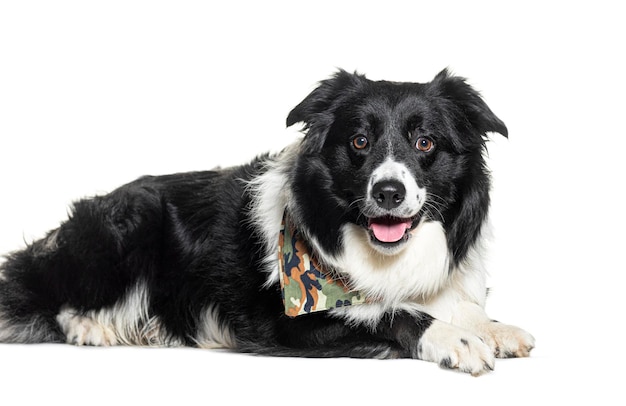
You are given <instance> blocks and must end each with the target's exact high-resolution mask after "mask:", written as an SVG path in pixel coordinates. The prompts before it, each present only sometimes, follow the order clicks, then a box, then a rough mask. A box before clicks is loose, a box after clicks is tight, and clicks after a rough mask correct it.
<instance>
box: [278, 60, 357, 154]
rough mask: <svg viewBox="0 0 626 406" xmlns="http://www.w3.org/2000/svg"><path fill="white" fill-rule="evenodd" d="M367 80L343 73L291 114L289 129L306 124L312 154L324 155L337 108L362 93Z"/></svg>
mask: <svg viewBox="0 0 626 406" xmlns="http://www.w3.org/2000/svg"><path fill="white" fill-rule="evenodd" d="M366 80H367V79H366V78H365V76H363V75H359V74H357V73H348V72H346V71H345V70H342V69H340V70H339V71H338V72H337V73H336V74H335V75H334V76H332V77H331V78H330V79H326V80H323V81H321V82H320V83H319V85H318V87H317V88H316V89H315V90H313V91H312V92H311V93H310V94H309V95H308V96H307V97H305V98H304V100H302V102H300V104H298V105H297V106H296V107H294V109H293V110H291V112H290V113H289V115H288V116H287V127H290V126H292V125H294V124H295V123H300V122H301V123H304V129H305V130H306V132H307V135H306V137H305V139H304V142H305V143H307V144H308V148H309V151H320V150H321V149H322V146H323V145H324V141H325V139H326V134H327V133H328V130H329V128H330V126H331V124H332V123H333V120H334V112H335V110H336V108H337V105H338V104H339V103H340V101H341V100H343V99H344V98H346V97H347V96H349V95H351V94H354V92H356V91H357V90H358V89H360V88H361V86H362V85H363V83H364V82H365V81H366ZM311 148H312V149H311Z"/></svg>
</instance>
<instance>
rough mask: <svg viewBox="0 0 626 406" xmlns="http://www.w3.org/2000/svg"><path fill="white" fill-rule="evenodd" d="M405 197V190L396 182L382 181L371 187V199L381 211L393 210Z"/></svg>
mask: <svg viewBox="0 0 626 406" xmlns="http://www.w3.org/2000/svg"><path fill="white" fill-rule="evenodd" d="M405 197H406V188H405V187H404V185H403V184H402V183H401V182H399V181H397V180H382V181H380V182H377V183H376V184H375V185H374V186H373V187H372V198H373V199H374V200H376V203H377V204H378V206H380V207H381V208H383V209H387V210H391V209H395V208H396V207H398V206H400V204H401V203H402V202H403V201H404V198H405Z"/></svg>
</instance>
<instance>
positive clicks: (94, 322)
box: [0, 69, 534, 375]
mask: <svg viewBox="0 0 626 406" xmlns="http://www.w3.org/2000/svg"><path fill="white" fill-rule="evenodd" d="M296 123H301V124H302V125H303V128H302V132H303V133H304V136H303V137H302V138H301V139H299V140H298V141H296V142H295V143H293V144H291V145H288V146H287V147H285V149H284V150H282V151H281V152H279V153H275V154H265V155H260V156H258V157H257V158H255V159H254V160H252V161H251V162H249V163H247V164H244V165H242V166H237V167H229V168H223V169H216V170H212V171H205V172H191V173H180V174H172V175H165V176H145V177H141V178H139V179H137V180H135V181H133V182H131V183H129V184H127V185H124V186H122V187H120V188H118V189H116V190H114V191H113V192H111V193H109V194H106V195H101V196H95V197H92V198H84V199H82V200H78V201H76V202H75V203H74V204H73V207H72V210H71V214H70V215H69V218H68V219H67V220H66V221H65V222H63V223H62V224H61V225H60V226H59V227H58V228H57V229H55V230H53V231H51V232H49V233H48V234H46V236H45V237H44V238H42V239H40V240H37V241H35V242H33V243H31V244H29V245H28V246H27V247H26V248H25V249H23V250H21V251H16V252H13V253H11V254H8V255H7V256H6V259H5V261H4V263H3V264H2V266H1V268H0V342H3V343H40V342H54V343H65V342H66V343H71V344H76V345H95V346H110V345H122V344H125V345H142V346H195V347H200V348H229V349H233V350H235V351H240V352H244V353H254V354H265V355H273V356H293V357H356V358H381V359H386V358H414V359H421V360H426V361H432V362H435V363H438V364H439V365H440V366H441V367H444V368H450V369H456V370H459V371H462V372H467V373H470V374H472V375H480V374H482V373H484V372H486V371H490V370H492V369H493V368H494V361H495V358H497V357H500V358H505V357H526V356H529V353H530V351H531V349H532V348H533V347H534V338H533V337H532V336H531V335H530V334H528V333H527V332H525V331H524V330H522V329H520V328H518V327H514V326H511V325H507V324H503V323H500V322H497V321H494V320H491V319H490V318H489V317H488V316H487V315H486V313H485V311H484V306H485V300H486V295H487V288H486V273H485V269H484V265H483V263H482V258H483V254H484V240H485V238H486V234H487V231H488V226H487V224H488V221H487V220H488V210H489V204H490V198H489V193H490V175H489V172H488V170H487V168H486V162H485V158H484V154H485V150H486V142H487V135H488V133H499V134H501V135H502V136H505V137H507V136H508V132H507V128H506V126H505V124H504V123H503V122H502V121H501V120H500V119H499V118H498V117H496V115H495V114H494V113H493V112H492V111H491V109H490V108H489V107H488V106H487V105H486V104H485V102H484V100H483V99H482V97H481V96H480V94H479V93H478V92H477V91H476V90H475V89H473V88H472V87H471V86H470V85H469V84H468V83H467V81H466V80H465V79H464V78H461V77H458V76H455V75H454V74H452V73H450V72H449V71H448V70H447V69H445V70H443V71H442V72H440V73H439V74H437V75H436V76H435V77H434V79H433V80H432V81H430V82H427V83H406V82H390V81H372V80H370V79H368V78H366V77H365V76H364V75H361V74H359V73H349V72H346V71H344V70H339V71H337V72H336V73H335V74H334V75H333V76H331V77H329V78H328V79H326V80H323V81H321V82H319V84H318V86H317V87H316V88H315V89H314V90H313V91H312V92H311V93H310V94H309V95H308V96H307V97H306V98H305V99H304V100H303V101H302V102H301V103H300V104H298V105H297V106H296V107H295V108H294V109H293V110H292V111H291V112H290V113H289V115H288V117H287V126H288V127H289V126H292V125H294V124H296Z"/></svg>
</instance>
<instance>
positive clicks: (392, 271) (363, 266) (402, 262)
mask: <svg viewBox="0 0 626 406" xmlns="http://www.w3.org/2000/svg"><path fill="white" fill-rule="evenodd" d="M342 231H343V243H344V250H343V253H342V254H341V255H340V256H339V257H337V258H332V257H330V258H326V257H325V258H326V259H327V260H329V259H330V264H331V266H333V267H334V268H335V269H337V270H340V271H341V272H342V273H343V274H345V275H347V276H348V278H349V280H350V283H351V284H350V287H351V288H353V289H355V290H359V291H362V292H364V293H365V295H366V297H368V298H372V299H373V300H374V301H375V302H377V303H376V304H375V305H374V306H372V305H359V306H354V307H346V308H341V309H335V310H333V312H335V313H336V314H342V315H344V316H345V317H346V318H348V319H349V320H351V321H353V322H356V321H358V320H359V319H361V322H363V323H365V324H375V323H376V322H378V320H380V318H381V317H382V316H383V314H384V313H386V312H388V311H389V310H393V309H395V310H397V309H400V308H405V309H410V308H418V305H419V304H421V303H424V302H425V301H427V300H429V299H430V298H433V297H435V296H436V295H437V294H438V293H439V292H440V291H441V289H442V288H443V287H444V286H446V285H447V283H448V275H449V251H448V245H447V242H446V236H445V233H444V230H443V227H442V226H441V224H440V223H438V222H422V223H421V224H419V225H418V227H416V228H415V230H413V231H412V234H411V238H410V239H409V241H408V242H407V246H406V247H405V249H404V250H402V251H401V252H400V253H398V254H396V255H394V256H389V255H383V254H380V253H378V252H377V251H375V250H373V249H372V248H371V246H370V244H369V235H368V233H367V231H366V230H364V229H363V228H362V227H359V226H357V225H353V224H348V225H346V226H344V228H343V230H342ZM365 307H369V309H365Z"/></svg>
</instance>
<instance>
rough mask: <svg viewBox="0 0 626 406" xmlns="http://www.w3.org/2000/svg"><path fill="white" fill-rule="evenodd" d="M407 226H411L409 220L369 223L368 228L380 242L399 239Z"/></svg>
mask: <svg viewBox="0 0 626 406" xmlns="http://www.w3.org/2000/svg"><path fill="white" fill-rule="evenodd" d="M408 228H411V222H410V221H405V222H382V223H375V222H372V223H370V229H372V231H373V232H374V236H375V237H376V239H377V240H378V241H382V242H396V241H400V240H401V239H402V237H404V232H405V231H406V230H407V229H408Z"/></svg>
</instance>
